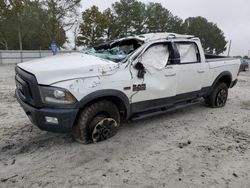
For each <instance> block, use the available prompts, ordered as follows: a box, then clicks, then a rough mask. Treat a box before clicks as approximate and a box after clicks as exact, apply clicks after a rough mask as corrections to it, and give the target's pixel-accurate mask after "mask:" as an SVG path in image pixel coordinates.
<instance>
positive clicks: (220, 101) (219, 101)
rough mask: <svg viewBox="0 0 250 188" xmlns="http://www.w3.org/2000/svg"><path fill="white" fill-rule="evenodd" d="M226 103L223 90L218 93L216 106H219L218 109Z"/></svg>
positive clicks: (225, 94)
mask: <svg viewBox="0 0 250 188" xmlns="http://www.w3.org/2000/svg"><path fill="white" fill-rule="evenodd" d="M226 101H227V91H226V90H225V89H221V90H220V91H219V92H218V94H217V98H216V103H217V106H219V107H222V106H224V105H225V103H226Z"/></svg>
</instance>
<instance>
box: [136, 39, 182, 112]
mask: <svg viewBox="0 0 250 188" xmlns="http://www.w3.org/2000/svg"><path fill="white" fill-rule="evenodd" d="M169 45H170V43H156V44H153V45H151V46H150V47H149V48H148V49H147V50H146V51H145V52H144V53H143V54H142V56H141V57H140V58H139V60H137V61H136V62H134V63H133V66H132V67H131V73H132V74H133V92H132V95H131V102H132V111H133V112H139V111H146V110H149V109H153V108H157V107H161V106H164V105H166V104H168V105H172V104H171V100H170V97H172V96H175V94H176V81H177V80H176V78H177V67H176V66H172V65H167V63H168V60H169V54H170V53H169Z"/></svg>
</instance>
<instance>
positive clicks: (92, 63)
mask: <svg viewBox="0 0 250 188" xmlns="http://www.w3.org/2000/svg"><path fill="white" fill-rule="evenodd" d="M18 67H20V68H21V69H23V70H25V71H27V72H29V73H31V74H33V75H35V76H36V79H37V81H38V83H39V84H43V85H51V84H53V83H57V82H61V81H66V80H72V79H76V78H85V77H94V76H102V75H103V76H104V75H110V74H113V73H114V72H116V71H117V69H118V67H119V65H118V63H114V62H112V61H109V60H106V59H101V58H98V57H94V56H90V55H87V54H82V53H70V54H63V55H56V56H52V57H47V58H42V59H37V60H34V61H29V62H25V63H20V64H18Z"/></svg>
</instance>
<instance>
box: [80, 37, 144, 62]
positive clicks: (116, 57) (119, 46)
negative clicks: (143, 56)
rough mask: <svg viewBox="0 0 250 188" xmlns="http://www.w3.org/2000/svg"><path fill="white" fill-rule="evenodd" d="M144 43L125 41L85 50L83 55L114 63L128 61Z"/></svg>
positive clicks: (131, 40) (134, 40)
mask: <svg viewBox="0 0 250 188" xmlns="http://www.w3.org/2000/svg"><path fill="white" fill-rule="evenodd" d="M142 43H143V42H142V41H139V40H137V39H124V40H119V41H113V42H108V43H104V44H101V45H98V46H95V47H91V48H87V49H85V50H83V53H84V54H88V55H92V56H96V57H99V58H102V59H108V60H111V61H113V62H121V61H126V60H127V59H128V57H129V56H130V55H132V54H133V53H134V52H135V50H136V49H138V48H139V47H140V46H141V45H142Z"/></svg>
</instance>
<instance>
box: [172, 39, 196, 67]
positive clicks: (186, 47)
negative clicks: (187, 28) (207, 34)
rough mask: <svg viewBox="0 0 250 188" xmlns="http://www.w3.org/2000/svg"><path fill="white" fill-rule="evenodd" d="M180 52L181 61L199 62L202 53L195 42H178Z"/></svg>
mask: <svg viewBox="0 0 250 188" xmlns="http://www.w3.org/2000/svg"><path fill="white" fill-rule="evenodd" d="M176 46H177V48H178V50H179V53H180V61H181V62H180V63H198V62H200V54H199V50H198V48H197V45H196V44H195V43H192V42H191V43H176Z"/></svg>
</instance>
